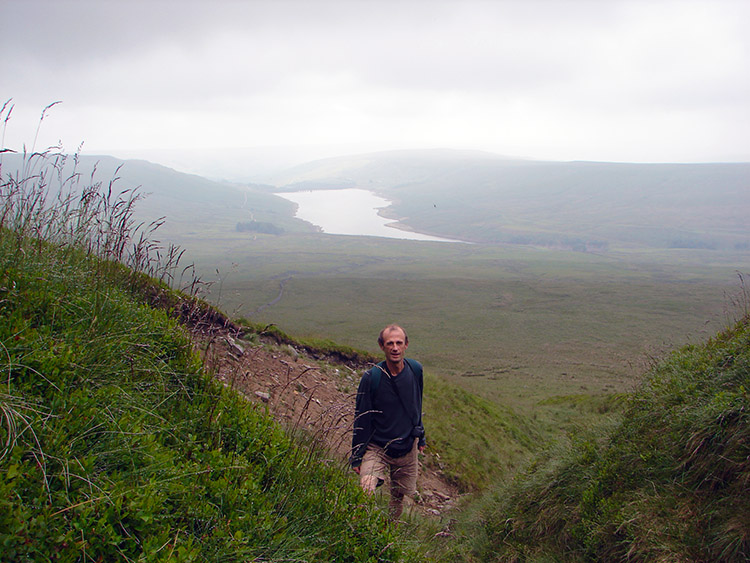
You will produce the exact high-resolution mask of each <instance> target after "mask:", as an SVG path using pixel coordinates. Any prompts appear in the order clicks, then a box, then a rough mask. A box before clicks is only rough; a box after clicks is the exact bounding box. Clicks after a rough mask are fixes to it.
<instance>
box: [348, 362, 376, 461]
mask: <svg viewBox="0 0 750 563" xmlns="http://www.w3.org/2000/svg"><path fill="white" fill-rule="evenodd" d="M371 413H372V396H371V393H370V372H369V371H367V372H365V373H364V374H363V375H362V378H361V379H360V380H359V387H358V388H357V398H356V400H355V404H354V424H353V427H354V428H353V430H352V455H351V458H350V460H349V463H350V464H351V466H352V469H354V471H356V472H357V473H359V466H360V464H361V463H362V456H363V455H364V454H365V450H366V449H367V444H368V442H369V441H370V437H371V436H372V414H371Z"/></svg>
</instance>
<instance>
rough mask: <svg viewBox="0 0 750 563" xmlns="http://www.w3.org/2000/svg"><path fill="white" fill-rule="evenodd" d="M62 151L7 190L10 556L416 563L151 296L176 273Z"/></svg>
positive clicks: (5, 508) (1, 460) (2, 536)
mask: <svg viewBox="0 0 750 563" xmlns="http://www.w3.org/2000/svg"><path fill="white" fill-rule="evenodd" d="M50 158H53V157H51V156H50V155H34V156H30V157H29V161H28V164H27V165H26V166H25V168H24V170H25V174H24V175H22V176H12V175H7V176H6V175H4V176H3V181H2V184H0V202H1V203H2V206H1V207H0V374H2V389H1V390H0V558H2V560H4V561H115V560H124V561H136V560H138V561H208V560H210V561H219V560H221V561H292V560H293V561H352V562H354V561H374V560H379V561H395V560H405V559H406V560H408V559H409V558H410V556H409V555H408V554H406V553H405V552H404V549H403V547H399V546H397V545H396V544H395V542H394V539H395V531H394V528H393V527H392V526H391V525H390V524H388V522H387V521H386V520H385V518H384V516H383V515H382V514H381V513H380V512H379V511H378V510H377V509H376V508H375V505H374V504H372V503H371V502H370V501H369V500H368V499H366V498H364V496H363V494H362V493H361V492H360V491H359V489H358V487H356V486H355V485H354V484H353V482H352V480H351V479H350V478H349V477H348V475H347V474H346V473H345V472H344V471H342V467H341V465H340V464H338V463H330V462H326V461H325V459H326V458H325V457H324V456H323V455H322V453H323V452H321V451H318V450H317V449H316V448H314V447H311V446H306V445H305V444H304V443H303V442H298V441H295V440H293V439H292V438H290V437H289V436H288V435H287V434H285V433H284V432H283V431H282V429H281V428H280V427H279V426H278V425H277V424H276V423H275V422H274V421H273V420H272V419H271V418H270V417H269V416H268V415H267V414H266V413H265V412H263V411H262V410H261V409H258V408H257V407H254V406H253V405H252V404H251V403H249V402H247V400H245V399H244V398H241V397H240V396H239V395H238V394H236V393H234V392H232V391H230V390H228V389H226V388H224V387H223V386H221V385H219V384H217V383H216V382H215V381H214V380H212V379H211V378H210V377H209V376H208V375H206V374H204V373H203V370H202V366H201V365H200V363H199V362H198V360H197V358H196V356H195V355H194V353H193V351H192V344H191V342H190V340H189V339H188V338H187V336H186V334H185V332H184V330H183V329H182V328H181V327H180V326H179V325H177V324H176V322H175V321H173V320H171V319H170V317H169V313H170V311H165V310H155V309H153V308H151V307H149V306H147V305H146V304H145V302H146V300H147V299H148V298H149V297H153V292H154V291H161V292H165V293H169V292H170V290H169V289H168V288H167V287H166V286H163V285H162V286H160V285H159V283H158V281H157V280H155V279H153V278H152V277H149V276H146V275H145V273H144V272H145V271H146V270H148V271H149V272H150V273H159V272H161V274H162V277H165V278H169V277H171V275H172V271H173V270H174V268H172V270H164V269H160V268H159V267H157V266H156V264H157V263H158V262H154V261H153V260H150V259H148V258H147V256H146V255H147V254H149V252H156V250H157V249H155V248H154V247H153V246H150V245H149V242H148V239H145V238H143V237H141V236H140V235H139V229H138V228H137V226H136V225H134V224H133V222H132V217H131V214H130V210H131V208H132V200H131V199H122V198H118V197H116V196H114V195H112V193H111V192H109V193H108V192H107V191H104V193H100V192H99V191H98V190H97V189H95V187H88V188H85V189H83V191H81V190H79V189H78V188H79V186H76V185H75V183H76V181H77V179H76V178H75V177H73V178H72V179H69V180H64V181H63V183H62V184H61V185H60V184H56V178H57V177H56V175H55V174H54V172H55V167H54V162H53V161H50ZM0 166H1V164H0ZM0 172H2V170H0ZM55 190H57V194H55ZM81 194H83V195H81ZM140 234H143V233H142V232H141V233H140ZM122 263H128V264H130V265H131V268H127V267H124V266H123V265H122ZM172 266H176V264H175V263H173V264H172ZM187 302H193V303H195V301H191V300H190V299H189V298H188V299H187ZM172 312H173V313H174V311H172Z"/></svg>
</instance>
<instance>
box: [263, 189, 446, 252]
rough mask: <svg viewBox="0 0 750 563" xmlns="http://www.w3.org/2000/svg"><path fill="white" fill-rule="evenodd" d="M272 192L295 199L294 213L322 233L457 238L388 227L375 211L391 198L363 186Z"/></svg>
mask: <svg viewBox="0 0 750 563" xmlns="http://www.w3.org/2000/svg"><path fill="white" fill-rule="evenodd" d="M276 195H278V196H280V197H283V198H284V199H288V200H289V201H291V202H294V203H296V204H297V213H296V214H295V217H297V218H298V219H302V220H304V221H307V222H308V223H312V224H313V225H316V226H318V227H320V229H321V230H322V231H323V232H324V233H326V234H330V235H357V236H371V237H387V238H398V239H406V240H424V241H436V242H458V241H454V240H450V239H445V238H439V237H433V236H430V235H425V234H422V233H414V232H410V231H403V230H401V229H397V228H396V227H392V226H391V225H392V224H393V221H391V220H390V219H386V218H385V217H381V216H380V215H378V211H379V210H380V209H383V208H384V207H388V206H389V205H390V203H391V202H390V201H388V200H387V199H385V198H382V197H380V196H377V195H375V194H374V193H372V192H369V191H367V190H362V189H358V188H347V189H343V190H312V191H304V192H284V193H277V194H276Z"/></svg>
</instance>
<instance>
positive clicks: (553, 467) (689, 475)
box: [472, 294, 750, 562]
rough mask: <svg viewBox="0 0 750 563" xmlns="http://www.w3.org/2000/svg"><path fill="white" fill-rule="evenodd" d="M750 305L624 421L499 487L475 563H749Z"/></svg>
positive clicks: (650, 380)
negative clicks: (525, 562) (730, 326)
mask: <svg viewBox="0 0 750 563" xmlns="http://www.w3.org/2000/svg"><path fill="white" fill-rule="evenodd" d="M747 303H748V301H747V294H745V305H744V311H745V316H744V317H743V318H742V319H741V320H740V321H739V322H737V324H736V325H734V326H733V327H732V328H730V329H728V330H726V331H724V332H722V333H720V334H718V335H716V336H715V337H714V338H711V339H710V340H709V341H708V342H706V343H704V344H702V345H692V346H687V347H684V348H682V349H680V350H677V351H675V352H674V353H672V354H671V355H670V356H669V357H668V358H667V359H665V360H664V361H662V362H660V363H659V364H658V365H656V366H655V367H654V368H653V369H652V370H651V371H650V372H649V373H648V374H647V376H646V377H645V379H644V382H643V384H642V385H641V386H640V388H639V389H638V390H637V391H636V392H635V393H633V395H632V396H631V397H630V398H629V400H628V404H627V407H626V409H625V412H624V415H623V416H622V418H621V422H619V423H613V424H612V427H611V428H609V429H601V428H600V429H598V431H596V432H589V433H586V434H575V435H573V436H571V444H570V445H569V446H568V447H565V448H558V449H556V450H553V451H548V452H546V453H545V455H544V456H542V457H540V458H539V459H538V460H537V462H536V463H534V464H533V465H532V466H531V467H530V468H529V469H528V470H527V471H526V472H525V473H523V474H521V475H519V476H518V477H517V478H516V479H515V480H514V481H513V482H512V483H511V484H509V485H508V486H507V487H504V488H501V489H498V490H496V491H495V492H494V493H493V494H492V496H491V498H490V499H489V500H488V501H487V504H486V505H485V507H484V510H483V511H482V518H483V524H482V526H481V528H479V529H473V531H472V533H475V534H478V535H479V537H480V538H482V539H481V540H479V541H477V543H476V544H475V545H477V546H478V547H476V549H475V551H474V553H473V558H472V560H475V561H483V562H487V561H625V560H627V561H747V560H748V558H750V512H749V511H748V510H747V507H748V506H750V393H749V391H750V316H748V314H747ZM474 558H475V559H474Z"/></svg>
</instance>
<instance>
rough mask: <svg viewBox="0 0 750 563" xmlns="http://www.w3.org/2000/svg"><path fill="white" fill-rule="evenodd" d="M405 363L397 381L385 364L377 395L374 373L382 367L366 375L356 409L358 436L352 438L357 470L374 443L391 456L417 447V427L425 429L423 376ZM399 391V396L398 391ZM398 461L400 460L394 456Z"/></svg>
mask: <svg viewBox="0 0 750 563" xmlns="http://www.w3.org/2000/svg"><path fill="white" fill-rule="evenodd" d="M409 362H414V360H409V361H406V362H404V369H403V371H402V372H401V373H399V374H398V375H397V376H395V377H393V376H392V375H391V374H390V373H389V372H388V368H387V366H385V362H383V363H381V364H380V365H381V366H384V371H383V372H381V374H380V383H379V384H378V386H377V390H376V391H375V393H372V385H371V382H372V371H373V370H376V369H378V370H379V369H380V368H379V367H378V366H375V367H373V368H372V369H370V370H368V371H366V372H365V373H364V375H363V376H362V379H361V380H360V382H359V388H358V390H357V400H356V406H355V413H354V414H355V418H354V432H353V436H352V456H351V464H352V466H353V467H356V466H358V465H359V464H360V463H361V462H362V456H363V455H364V453H365V450H366V449H367V444H369V443H370V442H373V443H374V444H377V445H378V446H380V447H382V448H386V452H387V453H388V454H389V455H393V453H394V452H395V453H396V454H398V453H400V452H403V453H404V454H405V453H407V452H408V451H410V450H411V448H412V446H413V444H414V438H416V437H417V436H416V435H415V433H414V428H415V426H419V427H420V428H421V426H422V387H423V383H422V374H421V366H419V364H418V363H416V362H414V364H416V365H417V366H419V368H420V369H419V374H416V373H414V370H413V369H412V368H411V366H410V365H409ZM394 386H396V387H397V389H398V393H397V392H396V390H395V389H394ZM399 396H400V398H399ZM424 444H425V439H424V433H422V434H421V436H419V446H424ZM394 457H398V456H397V455H394Z"/></svg>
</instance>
